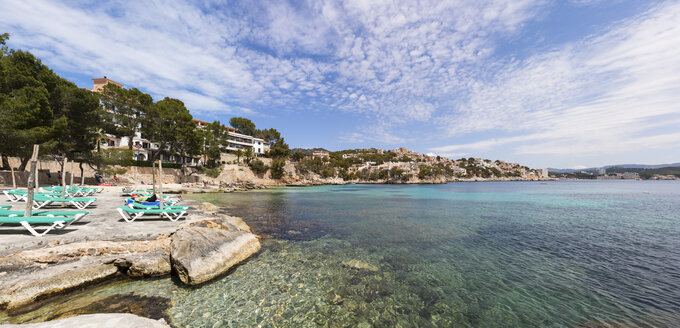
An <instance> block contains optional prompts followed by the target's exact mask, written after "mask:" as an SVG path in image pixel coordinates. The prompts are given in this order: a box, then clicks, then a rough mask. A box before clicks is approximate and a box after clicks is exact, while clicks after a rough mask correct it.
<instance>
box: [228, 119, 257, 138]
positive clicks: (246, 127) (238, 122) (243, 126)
mask: <svg viewBox="0 0 680 328" xmlns="http://www.w3.org/2000/svg"><path fill="white" fill-rule="evenodd" d="M229 125H231V126H232V127H233V128H234V129H237V130H239V131H240V132H241V133H243V134H246V135H249V136H255V132H256V130H255V123H253V122H252V121H251V120H249V119H247V118H245V117H232V118H231V119H230V120H229Z"/></svg>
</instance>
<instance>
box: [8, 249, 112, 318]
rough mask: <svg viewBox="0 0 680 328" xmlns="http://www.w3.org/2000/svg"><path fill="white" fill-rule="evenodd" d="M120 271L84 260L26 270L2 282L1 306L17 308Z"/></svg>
mask: <svg viewBox="0 0 680 328" xmlns="http://www.w3.org/2000/svg"><path fill="white" fill-rule="evenodd" d="M117 273H118V268H117V267H116V266H115V265H113V264H104V263H100V262H99V261H83V260H81V261H78V262H75V263H64V264H59V265H54V266H51V267H47V268H45V269H44V270H38V271H35V272H30V273H29V272H24V273H23V274H20V275H18V276H14V277H13V279H11V280H8V281H3V282H2V283H1V284H0V306H2V305H4V306H6V307H7V309H9V310H12V309H16V308H19V307H21V306H24V305H27V304H30V303H31V302H33V301H35V300H36V299H38V298H41V297H44V296H49V295H53V294H57V293H60V292H64V291H67V290H70V289H73V288H75V287H79V286H83V285H86V284H90V283H94V282H97V281H99V280H102V279H105V278H108V277H111V276H113V275H115V274H117Z"/></svg>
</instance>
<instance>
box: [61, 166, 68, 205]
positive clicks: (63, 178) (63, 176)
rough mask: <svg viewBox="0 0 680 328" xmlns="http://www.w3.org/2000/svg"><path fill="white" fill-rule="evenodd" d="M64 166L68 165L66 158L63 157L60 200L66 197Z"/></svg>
mask: <svg viewBox="0 0 680 328" xmlns="http://www.w3.org/2000/svg"><path fill="white" fill-rule="evenodd" d="M66 164H68V158H66V156H64V165H62V167H61V198H65V197H66V167H67V166H66ZM62 204H65V203H62Z"/></svg>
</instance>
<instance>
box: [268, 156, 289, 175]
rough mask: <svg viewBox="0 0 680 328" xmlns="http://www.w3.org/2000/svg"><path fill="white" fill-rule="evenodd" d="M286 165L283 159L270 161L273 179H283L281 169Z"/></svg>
mask: <svg viewBox="0 0 680 328" xmlns="http://www.w3.org/2000/svg"><path fill="white" fill-rule="evenodd" d="M285 165H286V161H285V160H283V159H279V158H277V159H275V160H273V161H272V166H271V168H270V169H271V173H272V178H273V179H281V178H282V177H283V173H284V171H283V167H284V166H285Z"/></svg>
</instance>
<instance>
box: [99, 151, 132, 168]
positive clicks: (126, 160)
mask: <svg viewBox="0 0 680 328" xmlns="http://www.w3.org/2000/svg"><path fill="white" fill-rule="evenodd" d="M133 154H134V151H133V150H129V149H115V148H110V149H103V150H102V151H101V161H102V164H103V165H120V166H132V165H134V164H135V163H136V161H135V160H133V159H132V156H133Z"/></svg>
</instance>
